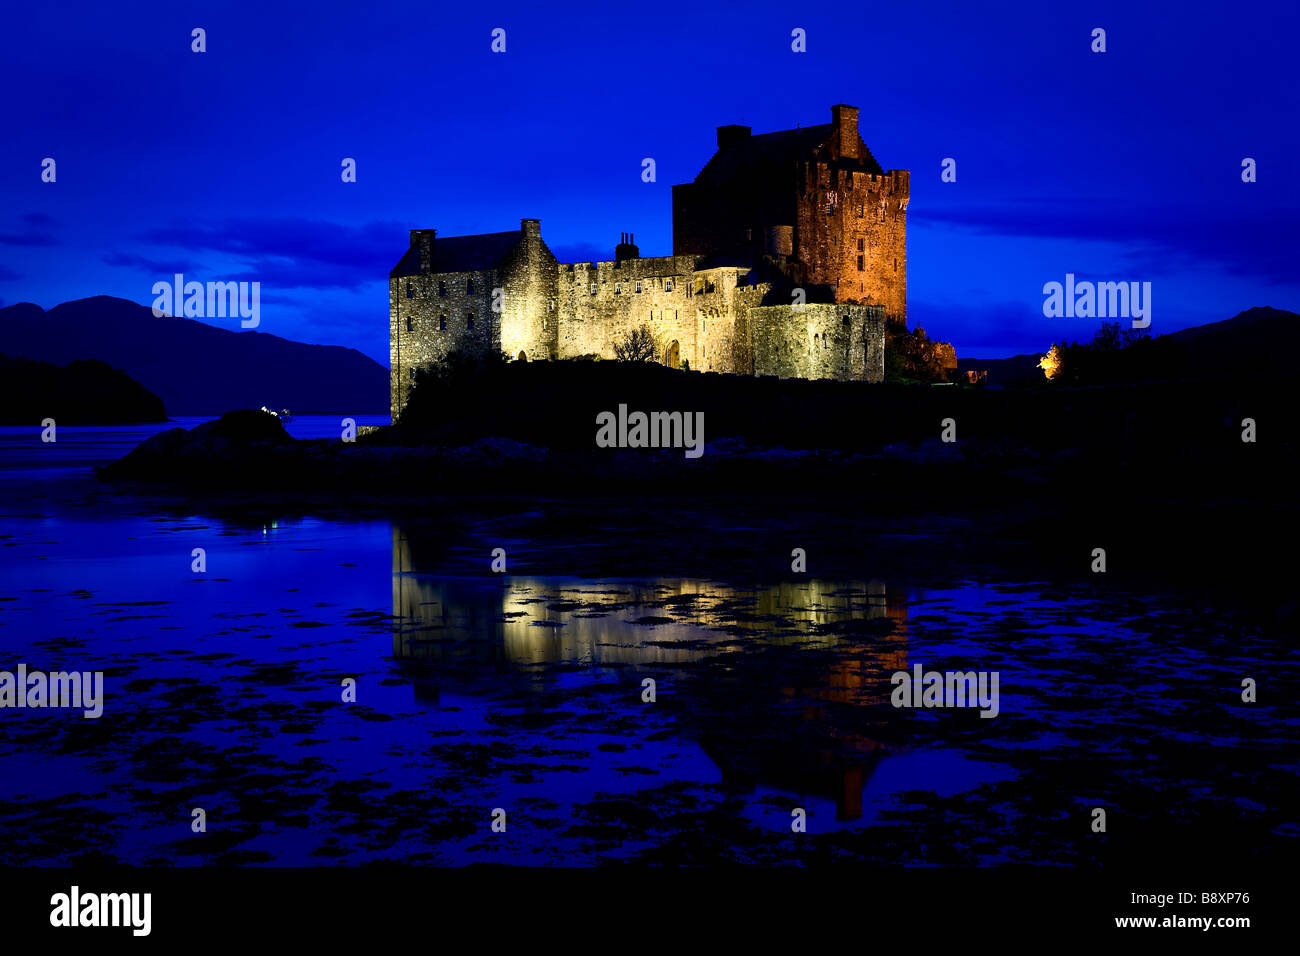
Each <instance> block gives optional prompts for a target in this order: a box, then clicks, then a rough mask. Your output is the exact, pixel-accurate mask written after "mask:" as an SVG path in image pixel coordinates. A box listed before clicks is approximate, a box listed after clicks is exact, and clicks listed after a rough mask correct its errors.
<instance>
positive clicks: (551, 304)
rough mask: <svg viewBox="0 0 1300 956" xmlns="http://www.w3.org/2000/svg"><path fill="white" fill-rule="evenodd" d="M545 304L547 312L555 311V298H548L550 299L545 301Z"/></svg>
mask: <svg viewBox="0 0 1300 956" xmlns="http://www.w3.org/2000/svg"><path fill="white" fill-rule="evenodd" d="M546 305H547V311H548V312H554V311H555V300H554V299H550V300H549V301H548V302H547V303H546Z"/></svg>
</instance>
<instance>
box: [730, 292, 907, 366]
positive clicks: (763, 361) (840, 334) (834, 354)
mask: <svg viewBox="0 0 1300 956" xmlns="http://www.w3.org/2000/svg"><path fill="white" fill-rule="evenodd" d="M748 318H749V322H750V325H751V328H752V335H753V348H754V374H755V375H775V376H778V377H780V378H833V379H839V380H841V381H849V380H861V381H868V382H881V381H884V378H885V315H884V311H883V309H882V308H880V307H873V306H863V305H830V304H807V305H803V306H797V305H772V306H759V307H756V308H752V309H749V310H748Z"/></svg>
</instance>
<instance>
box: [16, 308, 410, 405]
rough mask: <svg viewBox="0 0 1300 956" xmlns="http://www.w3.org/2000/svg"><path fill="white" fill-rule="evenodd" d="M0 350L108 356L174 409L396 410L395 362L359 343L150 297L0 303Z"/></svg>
mask: <svg viewBox="0 0 1300 956" xmlns="http://www.w3.org/2000/svg"><path fill="white" fill-rule="evenodd" d="M0 352H2V353H5V354H7V355H10V356H21V357H23V358H30V359H36V360H39V361H42V362H52V363H54V364H56V365H66V364H67V363H69V362H72V361H75V360H78V359H97V360H99V361H102V362H106V363H108V364H109V365H111V366H113V367H114V368H118V369H122V370H123V371H125V372H126V373H127V374H128V375H129V376H130V377H131V378H133V379H135V380H136V381H137V382H139V383H140V384H141V385H143V386H144V387H145V388H146V389H148V390H149V391H150V392H153V393H154V394H155V395H158V396H160V397H161V398H162V400H163V401H164V402H165V403H166V406H167V410H168V412H170V413H171V414H173V415H218V414H221V413H222V412H226V411H230V410H231V409H236V408H258V407H260V406H262V405H268V406H270V407H272V408H277V409H278V408H287V409H289V410H290V411H292V412H294V413H295V414H299V413H301V414H307V413H312V412H319V413H327V414H354V415H360V414H382V413H384V412H387V411H388V369H386V368H384V367H383V366H382V365H380V364H379V363H378V362H376V361H375V360H374V359H372V358H370V357H369V356H367V355H364V354H362V353H361V352H358V351H357V350H356V349H350V348H344V347H342V346H338V345H307V344H305V343H302V342H291V341H289V340H288V339H282V338H280V337H279V336H276V335H268V334H267V333H265V332H253V331H248V332H233V331H230V330H227V329H218V328H216V327H214V326H211V325H205V324H204V323H202V322H196V321H195V320H193V319H184V318H168V317H164V318H155V317H154V314H153V310H152V309H151V308H150V307H149V306H146V305H140V304H138V303H135V302H130V301H128V300H126V299H118V298H114V297H112V296H103V295H101V296H94V297H93V298H89V299H76V300H74V301H72V302H65V303H63V304H62V305H58V306H55V307H54V308H53V309H50V310H49V311H48V312H47V311H45V310H44V309H42V308H41V307H40V306H39V305H33V304H32V303H30V302H20V303H19V304H17V305H11V306H9V307H7V308H3V309H0Z"/></svg>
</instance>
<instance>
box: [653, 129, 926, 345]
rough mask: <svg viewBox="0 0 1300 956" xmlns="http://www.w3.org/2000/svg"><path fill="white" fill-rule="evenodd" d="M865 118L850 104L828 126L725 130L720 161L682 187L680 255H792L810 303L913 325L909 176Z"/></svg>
mask: <svg viewBox="0 0 1300 956" xmlns="http://www.w3.org/2000/svg"><path fill="white" fill-rule="evenodd" d="M858 120H859V110H858V108H857V107H856V106H849V105H846V104H843V103H840V104H837V105H835V106H832V107H831V122H830V123H828V124H826V125H824V126H807V127H801V128H799V129H792V130H782V131H780V132H776V133H760V134H758V135H754V134H753V133H752V131H751V130H750V128H749V127H747V126H719V127H718V151H717V152H716V153H715V154H714V156H713V158H712V159H710V160H709V162H708V163H707V164H706V165H705V166H704V168H703V169H702V170H701V171H700V174H699V175H698V176H696V177H695V181H694V182H690V183H683V184H681V185H677V186H674V187H673V253H674V254H675V255H700V256H728V255H734V256H754V255H756V254H762V253H766V254H768V255H772V256H776V257H784V258H786V259H788V260H789V261H790V263H791V264H794V265H798V266H799V267H800V271H799V275H801V276H802V280H801V281H803V282H804V283H806V286H807V288H806V290H805V291H806V294H807V296H808V300H809V301H821V302H835V303H845V304H861V305H873V306H881V307H883V309H884V312H885V316H886V318H887V321H889V322H890V323H892V324H895V325H897V324H906V321H907V204H908V199H909V174H908V172H907V171H906V170H890V171H889V172H886V171H885V170H883V169H882V168H881V167H880V164H879V163H877V162H876V159H875V157H874V156H873V155H872V154H871V151H870V150H869V149H868V148H867V145H866V143H864V142H863V140H862V137H861V135H860V134H859V131H858Z"/></svg>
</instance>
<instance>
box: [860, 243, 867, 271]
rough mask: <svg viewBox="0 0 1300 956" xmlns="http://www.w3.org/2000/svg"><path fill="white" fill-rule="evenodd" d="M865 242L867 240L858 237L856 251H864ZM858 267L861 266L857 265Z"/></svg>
mask: <svg viewBox="0 0 1300 956" xmlns="http://www.w3.org/2000/svg"><path fill="white" fill-rule="evenodd" d="M866 244H867V240H865V239H859V240H858V252H865V251H866V249H865V248H864V247H865V246H866ZM858 268H859V269H861V268H862V266H858Z"/></svg>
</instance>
